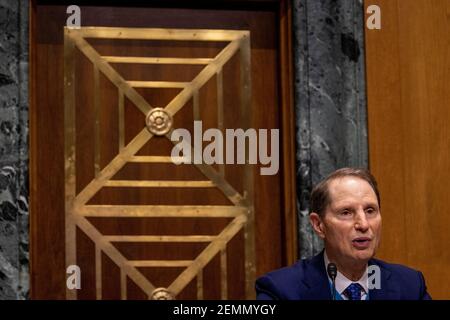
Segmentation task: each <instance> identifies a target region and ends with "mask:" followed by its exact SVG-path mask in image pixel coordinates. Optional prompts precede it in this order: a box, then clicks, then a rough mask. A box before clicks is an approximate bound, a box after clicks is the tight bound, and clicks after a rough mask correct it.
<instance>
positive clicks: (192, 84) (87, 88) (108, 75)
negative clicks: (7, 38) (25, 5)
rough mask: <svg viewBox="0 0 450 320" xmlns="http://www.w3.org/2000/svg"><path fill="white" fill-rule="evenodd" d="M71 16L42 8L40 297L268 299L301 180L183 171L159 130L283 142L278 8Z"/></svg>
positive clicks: (38, 18) (35, 161)
mask: <svg viewBox="0 0 450 320" xmlns="http://www.w3.org/2000/svg"><path fill="white" fill-rule="evenodd" d="M66 8H67V7H66V6H61V5H40V4H39V2H37V4H35V6H34V7H33V17H32V18H33V26H32V28H33V39H34V40H33V42H32V46H33V47H32V59H33V60H32V68H33V69H32V70H33V73H32V78H33V83H34V87H33V88H34V90H33V91H32V108H33V109H32V119H31V132H32V133H31V142H32V172H31V184H32V195H31V197H32V198H31V201H32V211H33V214H32V217H33V218H32V224H31V233H32V235H31V246H32V249H31V250H32V257H31V260H32V269H31V286H32V297H33V298H58V299H64V298H78V299H148V298H155V292H157V293H159V295H161V294H163V293H165V292H166V291H167V292H169V293H170V294H171V295H172V296H173V297H175V298H177V299H245V298H252V297H253V282H254V278H255V276H257V275H259V274H261V273H264V272H266V271H268V270H271V269H274V268H277V267H279V266H281V265H283V264H285V263H286V262H287V258H286V244H285V243H284V241H285V240H286V236H285V230H286V229H291V226H289V227H287V226H286V225H287V224H288V221H286V219H285V216H286V214H285V210H286V206H285V202H286V200H285V198H284V197H283V196H282V192H283V191H285V187H284V185H289V183H286V181H287V180H289V179H290V178H292V177H290V178H289V179H286V178H285V177H284V176H283V172H285V170H284V169H285V168H284V166H282V168H280V170H279V171H278V174H275V175H266V176H264V175H260V166H259V165H240V164H224V165H221V164H213V165H210V166H209V165H205V164H181V165H176V164H174V163H172V160H171V158H170V155H171V151H172V149H173V147H174V143H173V142H171V141H170V139H169V137H170V133H171V131H169V132H164V133H162V134H161V135H160V134H159V133H160V132H158V131H157V129H158V128H159V129H165V128H166V127H167V129H168V130H169V129H171V130H174V129H176V128H185V129H187V130H188V131H189V132H191V133H192V136H194V121H201V124H202V129H203V132H204V131H205V130H207V129H208V128H218V129H219V130H221V131H222V132H224V130H225V129H237V128H243V129H246V128H254V129H256V130H258V129H275V128H280V126H281V124H282V122H283V121H281V117H282V112H281V111H282V110H281V105H282V104H281V97H280V94H279V88H280V83H281V82H280V81H281V80H280V79H281V77H280V70H279V49H278V48H279V11H278V10H279V8H278V5H277V6H275V5H269V6H264V10H254V9H252V10H250V9H249V8H246V9H245V10H242V9H239V8H233V10H231V9H230V8H227V9H214V10H213V9H190V8H151V7H139V8H132V7H95V6H87V7H81V28H80V29H68V28H64V26H65V22H66V19H67V16H68V15H67V13H66ZM150 113H151V114H150ZM149 123H151V125H149ZM198 123H199V122H197V124H198ZM152 126H153V127H152ZM150 127H152V128H153V129H155V130H156V131H152V128H150ZM149 128H150V129H149ZM281 132H282V134H284V132H285V131H281ZM283 138H286V139H291V138H292V137H283V136H282V137H281V139H283ZM207 144H208V142H203V143H202V146H203V147H205V146H206V145H207ZM280 151H283V149H281V150H280ZM283 162H285V161H284V159H283V158H281V159H280V163H283ZM283 170H284V171H283ZM286 192H287V191H286ZM289 194H292V190H290V193H289ZM289 224H292V221H289ZM294 239H295V238H294V237H292V239H290V240H291V241H295V240H294ZM69 265H77V266H79V267H80V270H81V289H79V290H70V289H67V287H66V279H67V276H68V275H67V274H66V268H67V267H68V266H69ZM50 275H51V276H50ZM158 288H159V289H158ZM156 296H157V295H156Z"/></svg>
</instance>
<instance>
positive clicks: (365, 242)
mask: <svg viewBox="0 0 450 320" xmlns="http://www.w3.org/2000/svg"><path fill="white" fill-rule="evenodd" d="M370 241H371V239H370V238H367V237H359V238H355V239H353V240H352V244H353V246H354V247H355V248H357V249H366V248H367V247H369V245H370Z"/></svg>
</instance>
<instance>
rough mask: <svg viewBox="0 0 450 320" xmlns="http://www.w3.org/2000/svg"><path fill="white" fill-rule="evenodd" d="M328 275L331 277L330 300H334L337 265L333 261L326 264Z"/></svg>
mask: <svg viewBox="0 0 450 320" xmlns="http://www.w3.org/2000/svg"><path fill="white" fill-rule="evenodd" d="M327 273H328V276H329V277H330V278H331V284H332V285H331V286H332V290H331V292H332V296H331V297H332V298H331V300H333V301H334V300H336V275H337V267H336V265H335V264H334V263H332V262H331V263H329V264H328V266H327Z"/></svg>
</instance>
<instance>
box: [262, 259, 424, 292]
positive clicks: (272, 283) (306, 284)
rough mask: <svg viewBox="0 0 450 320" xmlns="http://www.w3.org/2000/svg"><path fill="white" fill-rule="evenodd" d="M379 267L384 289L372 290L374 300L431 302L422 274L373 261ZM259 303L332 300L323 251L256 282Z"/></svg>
mask: <svg viewBox="0 0 450 320" xmlns="http://www.w3.org/2000/svg"><path fill="white" fill-rule="evenodd" d="M372 264H375V265H378V266H379V267H380V271H381V288H380V289H371V290H369V299H370V300H429V299H431V297H430V295H429V294H428V293H427V288H426V286H425V280H424V278H423V275H422V273H421V272H419V271H416V270H413V269H410V268H407V267H405V266H402V265H398V264H390V263H386V262H383V261H380V260H376V259H371V260H370V261H369V265H372ZM256 294H257V299H258V300H331V290H330V285H329V282H328V277H327V274H326V269H325V262H324V259H323V251H322V252H321V253H320V254H318V255H316V256H315V257H313V258H311V259H307V260H301V261H298V262H297V263H295V264H294V265H292V266H291V267H286V268H282V269H279V270H275V271H272V272H269V273H267V274H266V275H264V276H262V277H261V278H259V279H258V280H256Z"/></svg>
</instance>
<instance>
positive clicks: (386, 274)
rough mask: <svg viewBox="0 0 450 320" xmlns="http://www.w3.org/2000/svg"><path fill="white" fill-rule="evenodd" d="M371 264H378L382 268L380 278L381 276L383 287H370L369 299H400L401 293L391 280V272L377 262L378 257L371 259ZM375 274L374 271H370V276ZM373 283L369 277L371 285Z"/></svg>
mask: <svg viewBox="0 0 450 320" xmlns="http://www.w3.org/2000/svg"><path fill="white" fill-rule="evenodd" d="M370 265H376V266H378V267H379V268H380V278H381V287H380V289H369V299H370V300H395V299H399V297H400V293H399V291H398V290H397V288H396V287H395V285H394V284H393V282H392V281H390V280H389V278H390V277H391V272H390V271H389V270H387V269H385V268H383V267H382V266H381V265H380V264H378V263H377V260H376V259H371V260H370V261H369V266H370ZM371 275H372V276H373V273H369V277H371ZM370 284H371V281H370V278H369V286H370Z"/></svg>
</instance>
